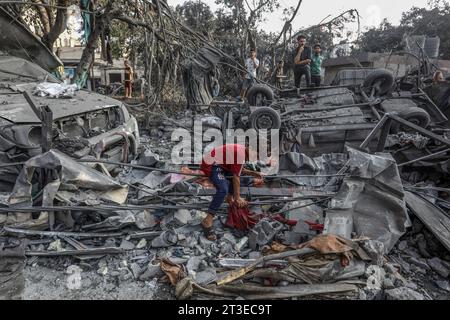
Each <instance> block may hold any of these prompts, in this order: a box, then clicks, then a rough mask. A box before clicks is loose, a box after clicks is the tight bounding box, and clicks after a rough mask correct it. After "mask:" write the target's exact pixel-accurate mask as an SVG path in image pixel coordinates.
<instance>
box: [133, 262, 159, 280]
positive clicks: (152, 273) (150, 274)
mask: <svg viewBox="0 0 450 320" xmlns="http://www.w3.org/2000/svg"><path fill="white" fill-rule="evenodd" d="M160 275H161V276H162V275H163V271H162V270H161V266H160V264H159V263H158V264H151V263H149V264H148V266H147V269H146V270H145V271H144V272H143V273H142V274H141V275H140V276H139V280H142V281H147V280H150V279H153V278H155V277H157V276H160Z"/></svg>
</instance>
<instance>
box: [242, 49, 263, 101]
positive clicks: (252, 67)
mask: <svg viewBox="0 0 450 320" xmlns="http://www.w3.org/2000/svg"><path fill="white" fill-rule="evenodd" d="M258 68H259V60H258V58H256V50H255V49H251V50H250V55H249V57H248V58H247V59H246V60H245V69H246V70H247V73H246V75H245V79H244V82H243V83H242V89H241V93H240V96H239V97H238V100H244V98H245V95H246V94H247V91H248V89H250V87H251V86H252V85H253V82H254V81H255V78H256V71H257V70H258Z"/></svg>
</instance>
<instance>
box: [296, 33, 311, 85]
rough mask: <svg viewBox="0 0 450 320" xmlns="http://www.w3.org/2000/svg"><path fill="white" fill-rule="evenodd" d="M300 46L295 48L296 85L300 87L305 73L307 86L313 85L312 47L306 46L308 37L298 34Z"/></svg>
mask: <svg viewBox="0 0 450 320" xmlns="http://www.w3.org/2000/svg"><path fill="white" fill-rule="evenodd" d="M297 41H298V46H297V48H296V49H295V50H296V51H295V58H294V78H295V86H296V87H297V88H300V83H301V81H302V77H303V75H304V76H305V80H306V86H308V87H309V86H310V85H311V69H310V64H311V56H312V54H311V48H310V47H308V46H306V37H305V36H298V37H297Z"/></svg>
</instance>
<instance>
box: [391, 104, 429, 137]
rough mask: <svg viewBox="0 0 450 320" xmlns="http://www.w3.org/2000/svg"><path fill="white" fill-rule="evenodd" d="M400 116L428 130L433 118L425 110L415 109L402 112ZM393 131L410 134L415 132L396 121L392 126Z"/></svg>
mask: <svg viewBox="0 0 450 320" xmlns="http://www.w3.org/2000/svg"><path fill="white" fill-rule="evenodd" d="M398 116H399V117H400V118H402V119H405V120H407V121H409V122H411V123H414V124H415V125H417V126H419V127H422V128H426V127H428V126H429V125H430V122H431V118H430V115H429V114H428V112H426V111H425V110H423V109H421V108H418V107H414V108H410V109H408V110H404V111H401V112H400V113H399V114H398ZM391 131H392V132H394V133H397V132H402V131H404V132H410V131H413V130H412V129H411V128H409V127H406V126H403V125H402V124H401V123H399V122H396V121H394V122H393V123H392V126H391Z"/></svg>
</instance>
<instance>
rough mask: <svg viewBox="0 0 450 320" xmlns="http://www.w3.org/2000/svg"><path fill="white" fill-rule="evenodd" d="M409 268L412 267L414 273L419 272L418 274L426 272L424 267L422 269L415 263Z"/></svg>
mask: <svg viewBox="0 0 450 320" xmlns="http://www.w3.org/2000/svg"><path fill="white" fill-rule="evenodd" d="M411 269H412V271H414V272H416V273H420V274H423V275H426V274H427V271H426V270H425V269H422V268H421V267H418V266H416V265H412V266H411Z"/></svg>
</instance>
